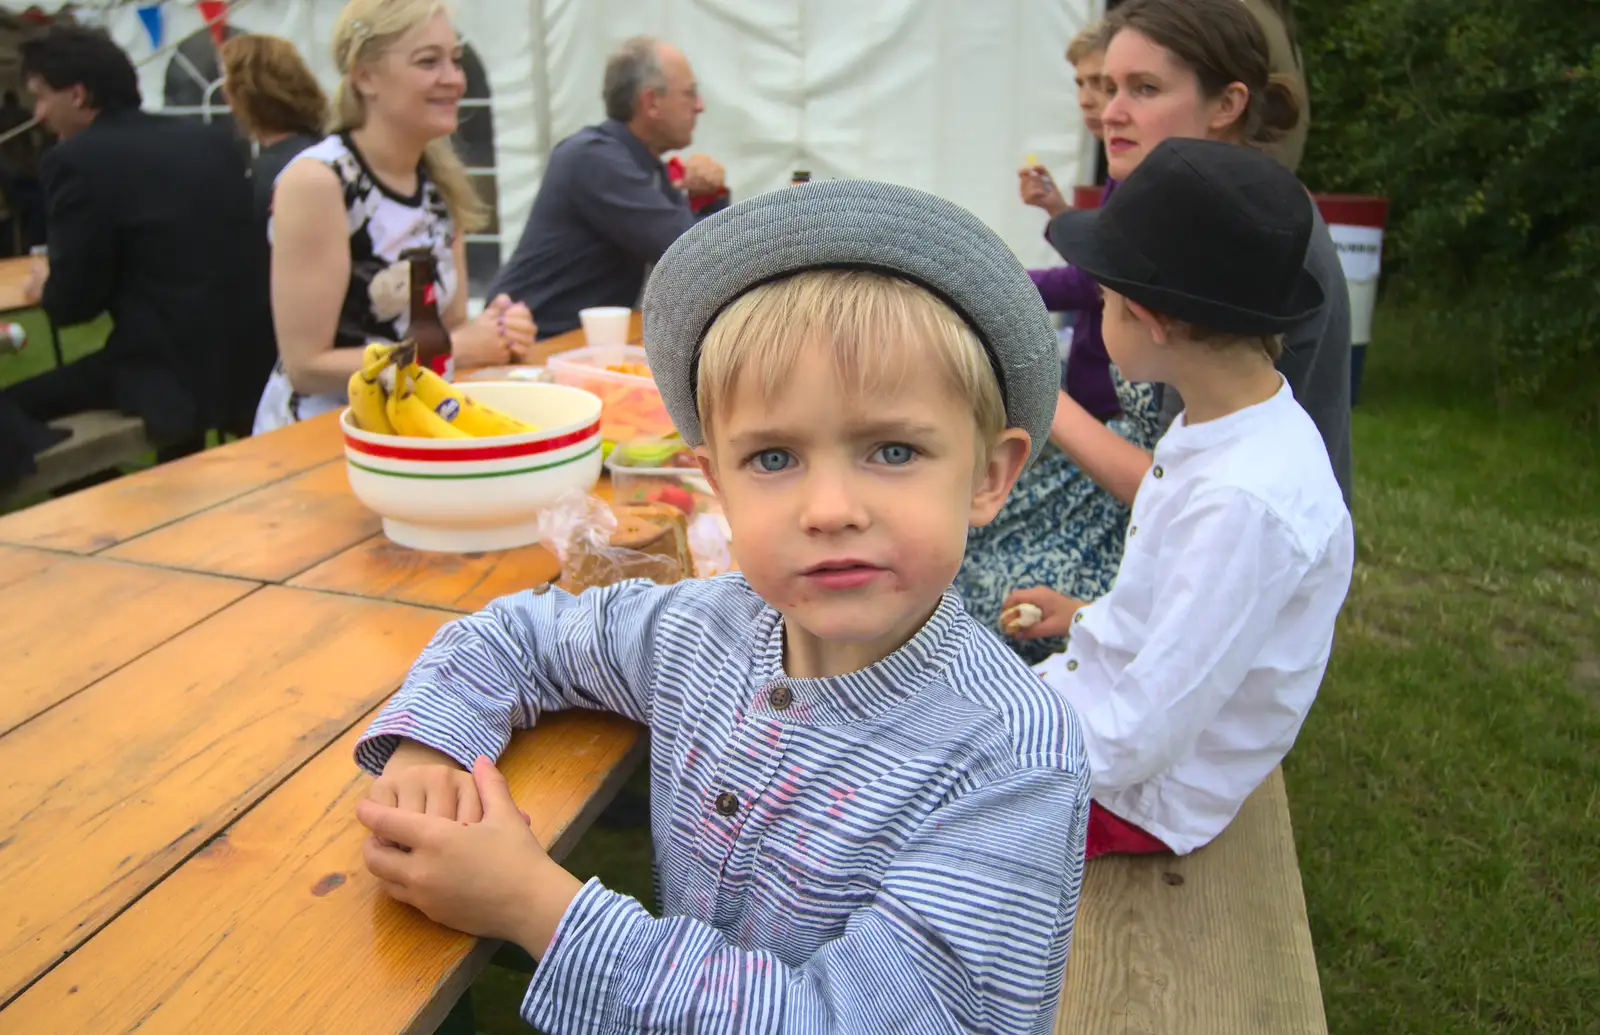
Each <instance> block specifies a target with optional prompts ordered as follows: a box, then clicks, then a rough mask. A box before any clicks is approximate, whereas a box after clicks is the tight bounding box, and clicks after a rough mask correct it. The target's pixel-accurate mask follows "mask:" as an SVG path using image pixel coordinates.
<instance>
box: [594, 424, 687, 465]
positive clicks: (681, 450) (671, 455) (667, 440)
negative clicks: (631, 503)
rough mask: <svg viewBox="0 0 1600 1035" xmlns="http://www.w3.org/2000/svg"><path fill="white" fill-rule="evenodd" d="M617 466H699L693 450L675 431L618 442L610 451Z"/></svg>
mask: <svg viewBox="0 0 1600 1035" xmlns="http://www.w3.org/2000/svg"><path fill="white" fill-rule="evenodd" d="M612 454H613V455H614V456H615V457H616V458H617V459H616V465H617V466H618V467H680V468H684V469H685V470H693V469H694V468H696V467H699V466H700V465H699V463H698V462H697V461H696V460H695V458H694V450H692V449H690V448H689V445H688V443H686V442H684V440H683V436H681V435H679V434H678V433H677V432H673V433H672V434H670V435H662V436H659V437H657V438H636V439H633V440H631V441H628V442H620V443H618V445H617V448H616V449H615V450H613V451H612Z"/></svg>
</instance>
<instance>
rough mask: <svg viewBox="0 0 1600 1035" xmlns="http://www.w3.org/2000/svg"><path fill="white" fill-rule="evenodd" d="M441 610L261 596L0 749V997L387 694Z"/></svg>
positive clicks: (273, 591)
mask: <svg viewBox="0 0 1600 1035" xmlns="http://www.w3.org/2000/svg"><path fill="white" fill-rule="evenodd" d="M446 617H447V613H446V612H443V611H432V610H423V609H420V608H411V607H405V606H402V605H398V604H389V603H380V602H375V601H368V600H358V599H355V598H353V597H341V596H334V595H332V594H326V593H311V592H307V591H304V590H292V589H285V588H282V587H276V586H268V587H265V588H263V589H261V590H259V591H257V592H255V593H252V594H251V595H250V596H247V597H245V598H244V599H243V600H240V601H239V602H238V603H236V604H234V605H232V606H231V607H229V608H227V609H226V610H224V611H222V612H220V613H218V614H216V615H213V616H212V617H211V618H208V619H206V620H205V621H204V622H202V623H200V624H199V625H198V626H195V627H194V628H192V629H190V630H189V631H188V632H185V633H183V634H182V635H180V636H177V637H175V638H174V639H172V640H169V641H168V642H167V643H165V644H163V645H162V646H160V647H158V648H156V649H155V650H153V651H151V652H150V653H148V654H146V655H144V656H143V657H141V658H139V659H138V660H136V661H134V662H132V663H130V664H128V665H126V666H124V667H123V668H121V669H119V670H118V671H116V672H114V673H112V674H111V675H110V676H108V677H106V678H105V679H102V680H100V681H99V682H98V683H96V684H95V685H94V686H91V687H90V688H89V689H87V690H85V691H83V692H82V693H80V694H78V695H77V696H75V697H73V698H71V699H70V700H68V701H65V702H63V703H62V704H61V705H59V706H58V707H56V708H54V709H52V710H50V711H48V712H46V713H44V714H43V715H41V716H39V717H38V718H36V719H35V720H34V721H32V722H30V723H27V724H26V725H23V726H21V727H18V728H17V729H15V730H13V731H12V732H11V733H10V734H8V735H6V736H5V737H4V738H0V773H5V774H6V782H5V784H4V785H3V786H0V845H4V846H5V847H4V850H3V851H0V1003H3V1002H5V1001H7V1000H9V999H10V998H11V997H12V996H14V995H16V993H17V992H19V991H21V990H22V989H23V988H24V987H26V985H27V984H28V983H29V982H30V981H32V980H33V979H34V978H36V977H38V976H39V975H40V974H41V973H43V972H44V971H45V970H47V969H48V968H49V967H50V966H52V965H54V964H55V963H56V962H57V961H58V960H59V959H60V958H61V956H62V955H63V954H65V953H69V952H71V951H73V950H74V949H75V948H76V947H77V946H78V945H79V944H80V943H82V942H83V941H84V939H86V938H88V937H90V936H91V935H93V934H94V932H95V931H96V930H98V929H99V928H100V927H101V926H102V925H103V924H105V922H106V921H108V920H110V919H111V918H112V917H114V916H115V915H117V913H119V912H120V911H121V910H122V909H123V908H124V907H126V906H127V905H128V904H129V903H130V902H132V901H134V900H135V899H137V898H138V897H139V896H140V895H142V894H143V893H144V892H145V891H146V890H147V889H148V888H149V887H150V886H151V885H152V884H154V883H156V882H158V881H160V880H161V879H162V878H163V877H164V876H165V875H166V874H167V872H168V871H169V870H171V868H172V867H173V866H174V865H176V864H177V863H178V862H180V861H181V860H183V859H184V858H185V857H186V856H187V855H189V854H190V853H191V852H192V851H194V849H196V848H198V847H199V846H200V845H201V844H203V843H204V842H205V841H206V840H207V839H208V838H210V837H211V836H212V835H213V834H215V833H216V832H217V831H219V830H221V829H222V828H223V827H224V826H226V825H227V824H228V823H230V822H232V821H233V820H234V818H235V817H237V816H238V815H239V814H240V813H241V812H243V811H244V810H245V809H248V808H249V807H250V806H251V805H253V804H255V802H256V801H258V800H259V799H260V798H261V797H262V795H263V794H265V793H267V792H268V791H269V790H270V789H271V788H273V787H275V786H277V785H278V784H279V783H281V782H282V781H283V780H284V778H286V777H287V776H288V775H289V774H290V773H292V772H294V771H295V770H296V769H297V768H299V767H300V765H302V764H303V763H304V762H305V761H306V759H308V758H310V757H312V756H313V755H315V754H316V753H317V752H319V751H321V750H322V749H323V748H324V747H326V746H327V745H328V744H329V743H330V742H332V741H333V740H334V739H336V738H337V737H339V736H340V734H342V733H343V732H344V731H345V730H346V729H348V728H349V727H350V725H351V724H352V723H354V722H356V721H357V720H358V719H359V718H360V717H361V716H362V715H364V714H365V713H366V712H367V711H368V710H369V709H371V708H372V707H373V706H374V705H376V704H377V703H378V702H379V701H381V700H382V699H383V698H384V697H385V696H386V695H388V694H389V693H391V692H392V691H393V690H394V688H395V687H397V686H398V685H399V683H400V681H401V679H402V678H404V675H405V672H406V671H407V669H408V668H409V667H410V665H411V663H412V661H414V660H415V659H416V656H417V654H418V652H419V651H420V650H421V648H422V647H423V645H424V644H425V643H426V642H427V640H428V639H429V637H431V636H432V635H433V633H434V632H435V631H436V630H437V628H438V626H439V625H440V624H441V623H442V622H443V621H444V620H445V619H446ZM149 951H151V952H157V951H159V947H158V946H151V947H150V950H149ZM8 1020H9V1018H8Z"/></svg>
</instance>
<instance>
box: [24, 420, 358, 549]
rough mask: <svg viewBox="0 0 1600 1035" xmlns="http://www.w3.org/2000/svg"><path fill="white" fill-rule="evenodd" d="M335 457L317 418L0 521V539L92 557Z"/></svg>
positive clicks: (335, 441) (330, 424)
mask: <svg viewBox="0 0 1600 1035" xmlns="http://www.w3.org/2000/svg"><path fill="white" fill-rule="evenodd" d="M343 455H344V440H343V439H342V438H341V437H340V435H339V425H338V414H336V413H329V414H324V415H322V416H320V417H316V418H313V419H312V420H308V421H305V422H303V423H300V424H295V425H291V426H290V427H287V428H282V429H279V430H277V431H273V432H269V433H267V434H265V435H256V436H253V437H251V438H245V439H240V440H239V441H237V442H230V443H228V444H227V445H225V446H219V447H217V448H216V449H208V450H206V451H205V452H202V453H196V454H195V455H193V456H186V457H184V458H183V459H181V460H174V461H172V462H171V463H165V464H159V465H157V466H155V467H151V468H148V469H147V470H143V471H139V472H137V473H135V474H131V475H128V476H126V477H123V478H118V479H116V480H114V481H110V482H106V483H105V484H103V485H96V486H94V487H93V488H90V489H84V490H82V491H80V492H74V493H72V494H71V495H68V496H63V497H61V498H60V499H55V500H50V501H48V502H46V503H40V504H38V505H37V506H32V507H28V508H27V509H26V510H19V511H17V512H16V513H14V514H9V515H7V516H5V517H0V542H5V543H14V544H18V545H22V546H43V547H48V548H50V549H54V550H67V551H70V552H73V553H96V552H98V551H101V550H104V549H107V548H108V547H112V546H115V545H117V544H118V543H120V542H123V541H124V540H127V539H132V538H133V537H135V536H138V535H143V534H144V533H146V532H149V531H150V530H152V529H155V528H160V527H161V526H163V525H167V524H170V523H172V522H174V521H177V520H179V519H181V518H185V517H188V516H189V515H191V514H197V513H199V512H200V511H203V510H206V509H207V508H209V507H214V506H216V505H217V504H219V503H223V502H225V501H227V500H231V499H233V498H234V497H236V496H242V495H244V494H245V493H247V492H252V491H254V490H256V489H259V488H261V487H262V486H264V485H270V484H271V483H273V482H276V481H280V480H282V479H284V478H288V477H290V476H291V475H295V474H298V473H300V472H301V471H305V470H308V469H310V468H312V467H316V466H318V465H319V464H325V463H327V462H328V461H330V460H334V459H337V458H338V457H341V456H343Z"/></svg>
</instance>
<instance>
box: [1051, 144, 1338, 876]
mask: <svg viewBox="0 0 1600 1035" xmlns="http://www.w3.org/2000/svg"><path fill="white" fill-rule="evenodd" d="M1311 227H1312V202H1311V199H1310V198H1309V197H1308V196H1307V195H1306V192H1305V189H1304V188H1303V187H1302V186H1301V185H1300V183H1299V181H1298V180H1296V179H1295V177H1294V176H1293V175H1291V174H1290V173H1289V172H1288V171H1287V170H1285V169H1284V168H1283V167H1282V166H1281V165H1279V164H1278V163H1277V162H1275V161H1274V160H1273V159H1271V158H1269V157H1267V156H1266V155H1265V154H1262V153H1260V152H1258V151H1254V150H1252V149H1250V148H1246V147H1240V146H1236V145H1232V144H1224V143H1219V142H1215V141H1206V140H1194V139H1177V138H1173V139H1169V140H1167V141H1166V142H1164V143H1162V144H1161V145H1160V146H1159V147H1157V148H1156V149H1155V150H1154V151H1152V152H1151V154H1150V156H1149V157H1148V158H1146V159H1145V161H1144V162H1142V163H1141V164H1140V166H1139V168H1138V169H1137V170H1135V171H1134V173H1133V174H1132V175H1130V176H1129V177H1128V179H1127V180H1126V181H1125V182H1124V183H1123V184H1122V185H1121V187H1120V189H1119V190H1118V191H1117V192H1116V193H1115V194H1114V195H1113V196H1112V198H1111V200H1110V201H1109V202H1108V203H1107V204H1106V206H1105V207H1104V208H1102V209H1098V210H1092V211H1085V212H1078V213H1073V214H1071V215H1070V217H1068V218H1064V219H1062V220H1058V222H1057V223H1056V224H1055V225H1054V226H1053V227H1052V235H1053V240H1054V243H1055V245H1056V247H1057V248H1058V249H1059V250H1060V251H1061V252H1062V254H1063V255H1065V256H1066V257H1067V258H1068V259H1069V260H1070V261H1071V262H1072V263H1073V264H1074V265H1075V266H1077V267H1079V268H1081V269H1083V270H1084V271H1085V272H1087V273H1089V275H1090V276H1092V277H1094V278H1095V280H1096V281H1098V282H1099V283H1100V285H1101V287H1102V290H1103V291H1104V294H1105V318H1104V331H1105V342H1106V349H1107V351H1108V352H1110V354H1111V358H1112V359H1113V360H1114V361H1115V362H1116V364H1117V366H1118V368H1119V369H1120V370H1121V371H1122V373H1123V375H1124V376H1125V377H1127V378H1128V379H1130V380H1134V381H1159V382H1163V383H1166V384H1170V385H1173V386H1175V387H1176V388H1177V389H1178V391H1179V392H1180V393H1181V394H1182V396H1183V398H1184V400H1185V402H1186V404H1187V408H1186V409H1185V410H1184V412H1183V414H1182V415H1181V416H1180V417H1179V418H1178V419H1177V420H1176V421H1175V422H1174V423H1173V425H1172V428H1171V429H1170V430H1169V431H1168V432H1167V434H1166V435H1165V436H1164V437H1163V438H1162V439H1161V441H1160V442H1159V443H1157V445H1156V449H1155V456H1154V463H1153V464H1152V466H1151V468H1150V470H1149V472H1148V473H1147V474H1146V475H1145V477H1144V480H1143V482H1142V483H1141V484H1140V486H1139V491H1138V494H1137V495H1136V497H1135V498H1134V503H1133V514H1132V517H1131V518H1130V521H1129V526H1128V538H1127V547H1126V552H1125V554H1124V556H1123V560H1122V566H1121V568H1120V569H1119V570H1118V573H1117V580H1116V583H1115V585H1113V587H1112V589H1111V591H1110V592H1109V593H1107V594H1106V595H1105V596H1104V597H1102V598H1100V599H1099V600H1096V601H1094V602H1093V603H1092V604H1088V605H1084V604H1082V603H1081V602H1079V601H1074V600H1071V599H1069V598H1066V597H1062V596H1060V595H1059V594H1053V595H1051V596H1049V597H1044V596H1041V595H1040V591H1038V590H1032V591H1029V594H1030V595H1029V599H1030V600H1031V601H1033V602H1035V603H1036V604H1038V605H1039V606H1041V607H1042V608H1043V609H1044V611H1045V620H1046V623H1041V624H1045V628H1051V627H1058V626H1060V625H1062V624H1063V623H1064V622H1066V621H1067V620H1069V618H1070V623H1071V624H1070V629H1071V638H1070V640H1069V641H1068V647H1067V650H1066V651H1065V652H1064V653H1062V654H1058V655H1055V656H1053V657H1051V658H1049V659H1047V660H1045V661H1044V662H1042V663H1041V664H1040V665H1038V666H1037V671H1038V672H1039V674H1040V675H1041V676H1043V677H1044V679H1045V680H1046V682H1048V683H1049V684H1050V685H1051V686H1052V687H1054V688H1055V689H1057V690H1059V691H1060V692H1061V693H1062V694H1063V695H1064V696H1065V697H1066V698H1067V699H1068V700H1069V701H1070V702H1071V703H1072V705H1073V706H1074V708H1075V709H1076V710H1077V712H1078V715H1079V717H1080V719H1081V722H1082V724H1083V730H1084V738H1085V741H1086V744H1087V747H1088V751H1089V759H1090V767H1091V771H1092V785H1091V786H1092V792H1091V793H1092V795H1093V800H1094V804H1093V806H1092V809H1091V815H1090V823H1089V835H1088V851H1087V855H1088V857H1090V858H1093V857H1094V856H1096V855H1100V854H1104V853H1106V852H1149V851H1161V850H1166V849H1170V850H1171V851H1173V852H1176V853H1178V854H1180V855H1182V854H1186V853H1188V852H1191V851H1193V850H1194V849H1196V848H1199V847H1200V846H1202V845H1204V844H1206V843H1207V842H1209V841H1211V840H1212V839H1213V838H1215V837H1216V836H1217V835H1218V834H1219V833H1221V832H1222V830H1223V828H1225V827H1226V826H1227V825H1228V823H1229V821H1231V820H1232V819H1233V817H1234V815H1235V814H1236V813H1237V812H1238V811H1239V807H1240V806H1241V805H1243V804H1244V801H1245V799H1246V798H1247V797H1249V796H1250V794H1251V792H1252V791H1254V790H1255V789H1256V787H1257V786H1259V785H1260V783H1261V782H1262V780H1264V779H1265V778H1266V777H1267V776H1268V775H1269V774H1270V773H1271V772H1272V770H1273V768H1274V767H1275V766H1277V765H1278V763H1279V762H1281V761H1282V760H1283V757H1284V755H1285V754H1286V753H1287V752H1288V750H1289V748H1290V746H1291V745H1292V744H1293V743H1294V739H1295V736H1296V735H1297V734H1298V732H1299V730H1300V725H1301V723H1302V722H1303V721H1304V720H1305V716H1306V713H1307V712H1308V711H1309V710H1310V708H1311V703H1312V701H1313V700H1314V699H1315V698H1316V694H1317V687H1318V685H1319V684H1320V683H1321V681H1322V674H1323V671H1324V670H1325V668H1326V667H1327V663H1328V655H1329V653H1330V651H1331V649H1332V644H1333V631H1334V623H1335V620H1336V618H1337V617H1338V614H1339V610H1340V608H1341V606H1342V605H1343V603H1344V598H1345V593H1346V591H1347V590H1348V589H1349V586H1350V576H1351V569H1352V565H1353V561H1354V552H1355V546H1354V536H1353V532H1352V528H1351V522H1350V514H1349V511H1348V510H1347V509H1346V508H1345V505H1344V500H1343V497H1342V495H1341V493H1340V491H1339V485H1338V482H1337V481H1336V480H1335V478H1334V475H1333V470H1332V467H1331V465H1330V464H1329V461H1328V454H1327V449H1326V448H1325V447H1324V446H1323V444H1322V439H1321V437H1320V436H1319V435H1318V433H1317V428H1316V425H1315V424H1314V423H1313V422H1312V421H1311V418H1310V417H1309V416H1308V415H1307V414H1306V412H1305V411H1304V410H1302V409H1301V408H1300V406H1299V404H1298V403H1296V402H1295V400H1294V396H1293V394H1292V393H1291V392H1290V390H1289V387H1288V385H1287V384H1286V383H1285V382H1284V380H1283V377H1282V376H1281V375H1280V374H1279V373H1278V372H1277V370H1276V369H1275V368H1274V366H1273V360H1274V359H1275V358H1276V356H1277V353H1278V349H1279V346H1280V342H1279V339H1278V337H1277V335H1278V332H1280V331H1281V330H1282V329H1283V328H1284V327H1286V326H1289V325H1292V324H1293V323H1295V322H1296V321H1297V320H1300V319H1303V318H1304V316H1305V315H1306V313H1307V312H1308V311H1310V310H1313V309H1315V308H1316V307H1317V306H1319V305H1320V304H1321V303H1322V301H1323V298H1322V291H1321V288H1320V287H1319V286H1318V285H1317V283H1316V281H1315V280H1314V279H1312V278H1311V277H1310V275H1309V274H1307V273H1305V272H1304V269H1303V259H1304V257H1305V251H1306V246H1307V242H1308V240H1309V237H1310V233H1311ZM1023 635H1026V633H1023Z"/></svg>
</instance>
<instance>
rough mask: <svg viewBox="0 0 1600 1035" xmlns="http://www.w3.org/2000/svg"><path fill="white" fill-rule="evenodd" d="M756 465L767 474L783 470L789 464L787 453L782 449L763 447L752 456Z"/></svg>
mask: <svg viewBox="0 0 1600 1035" xmlns="http://www.w3.org/2000/svg"><path fill="white" fill-rule="evenodd" d="M754 459H755V464H756V467H757V468H759V469H760V470H762V471H766V472H767V473H768V474H772V473H775V472H778V471H781V470H783V469H784V468H786V467H788V466H789V459H790V458H789V454H788V452H787V451H786V450H782V449H763V450H762V451H761V452H759V453H757V454H756V455H755V457H754Z"/></svg>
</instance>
